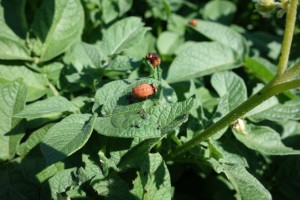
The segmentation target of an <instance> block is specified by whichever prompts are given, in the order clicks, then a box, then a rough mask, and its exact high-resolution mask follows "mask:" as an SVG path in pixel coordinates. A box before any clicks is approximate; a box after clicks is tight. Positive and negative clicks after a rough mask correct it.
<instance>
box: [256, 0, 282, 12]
mask: <svg viewBox="0 0 300 200" xmlns="http://www.w3.org/2000/svg"><path fill="white" fill-rule="evenodd" d="M276 7H277V3H276V2H275V1H274V0H257V2H256V4H255V8H256V10H257V11H258V12H260V13H269V12H272V11H274V10H275V8H276Z"/></svg>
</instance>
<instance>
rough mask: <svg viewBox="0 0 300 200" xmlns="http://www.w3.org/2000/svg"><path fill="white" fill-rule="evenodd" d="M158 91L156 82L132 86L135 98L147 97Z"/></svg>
mask: <svg viewBox="0 0 300 200" xmlns="http://www.w3.org/2000/svg"><path fill="white" fill-rule="evenodd" d="M156 92H157V87H156V86H155V85H154V84H147V83H143V84H141V85H138V86H136V87H134V88H132V92H131V94H132V96H133V97H134V98H135V99H147V98H148V97H149V96H151V95H153V94H155V93H156Z"/></svg>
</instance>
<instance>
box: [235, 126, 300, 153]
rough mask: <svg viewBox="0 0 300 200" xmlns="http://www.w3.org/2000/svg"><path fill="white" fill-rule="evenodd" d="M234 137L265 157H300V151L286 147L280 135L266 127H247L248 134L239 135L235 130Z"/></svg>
mask: <svg viewBox="0 0 300 200" xmlns="http://www.w3.org/2000/svg"><path fill="white" fill-rule="evenodd" d="M233 133H234V136H235V137H236V138H237V139H238V140H239V141H240V142H242V143H243V144H244V145H245V146H247V147H248V148H249V149H253V150H255V151H258V152H260V153H262V154H265V155H299V154H300V151H299V150H294V149H292V148H290V147H286V146H285V145H284V144H283V143H282V142H281V138H280V136H279V134H278V133H277V132H276V131H274V130H273V129H271V128H269V127H266V126H254V125H248V126H246V132H245V133H244V134H243V133H239V132H237V131H235V130H234V129H233Z"/></svg>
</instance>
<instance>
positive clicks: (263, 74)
mask: <svg viewBox="0 0 300 200" xmlns="http://www.w3.org/2000/svg"><path fill="white" fill-rule="evenodd" d="M245 67H246V68H247V69H248V70H250V72H251V74H252V75H254V76H255V77H256V78H258V79H259V80H261V81H263V82H264V83H268V82H269V81H270V80H271V79H272V78H273V77H274V75H275V74H276V69H277V67H276V66H275V65H273V64H272V63H270V62H269V61H268V60H266V59H263V58H260V57H254V58H249V57H247V58H245Z"/></svg>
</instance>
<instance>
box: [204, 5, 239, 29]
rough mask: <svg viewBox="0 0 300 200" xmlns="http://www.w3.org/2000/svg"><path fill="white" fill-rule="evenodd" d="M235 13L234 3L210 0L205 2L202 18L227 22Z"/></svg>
mask: <svg viewBox="0 0 300 200" xmlns="http://www.w3.org/2000/svg"><path fill="white" fill-rule="evenodd" d="M235 13H236V5H235V4H234V3H232V2H230V1H224V0H223V1H210V2H208V3H206V4H205V6H204V9H203V18H204V19H205V20H207V21H218V22H220V23H222V22H223V23H226V24H229V23H230V22H231V20H232V19H233V17H234V14H235Z"/></svg>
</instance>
